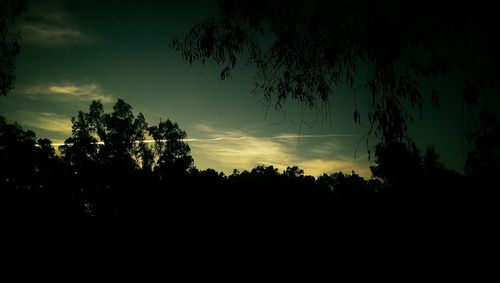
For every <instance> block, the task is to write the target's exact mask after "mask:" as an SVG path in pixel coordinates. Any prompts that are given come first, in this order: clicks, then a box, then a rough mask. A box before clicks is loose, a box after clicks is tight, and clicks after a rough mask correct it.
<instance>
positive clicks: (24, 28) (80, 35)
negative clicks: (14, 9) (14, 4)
mask: <svg viewBox="0 0 500 283" xmlns="http://www.w3.org/2000/svg"><path fill="white" fill-rule="evenodd" d="M74 22H75V21H74V19H73V17H72V16H71V15H70V14H68V13H67V12H66V11H64V9H63V6H62V2H60V1H39V2H37V1H35V2H33V3H30V8H29V9H28V12H27V14H26V16H25V17H24V18H23V20H22V21H21V23H20V30H21V33H22V38H23V40H25V41H27V42H29V43H34V44H37V45H41V46H45V47H63V46H69V45H82V44H92V43H94V42H95V41H96V40H95V37H93V36H91V35H90V34H88V33H86V32H84V31H83V30H82V29H81V28H80V27H78V26H77V25H76V24H75V23H74Z"/></svg>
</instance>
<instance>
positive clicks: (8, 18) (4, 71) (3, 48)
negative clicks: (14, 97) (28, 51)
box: [0, 0, 27, 96]
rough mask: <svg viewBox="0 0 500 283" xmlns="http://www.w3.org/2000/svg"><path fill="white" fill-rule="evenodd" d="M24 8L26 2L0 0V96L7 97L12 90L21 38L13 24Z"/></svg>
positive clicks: (22, 0) (23, 0)
mask: <svg viewBox="0 0 500 283" xmlns="http://www.w3.org/2000/svg"><path fill="white" fill-rule="evenodd" d="M26 6H27V1H26V0H0V96H2V95H3V96H5V95H7V94H8V93H9V92H10V91H11V90H12V89H13V88H14V81H15V80H16V74H15V70H16V65H15V59H16V56H17V55H18V54H19V38H20V37H21V35H20V32H19V31H16V30H15V28H14V24H15V21H16V17H17V16H19V15H20V14H21V13H23V12H24V10H25V9H26Z"/></svg>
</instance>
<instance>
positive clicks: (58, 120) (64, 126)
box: [19, 112, 72, 134]
mask: <svg viewBox="0 0 500 283" xmlns="http://www.w3.org/2000/svg"><path fill="white" fill-rule="evenodd" d="M21 114H22V115H21V117H23V118H22V119H21V120H20V121H19V122H20V123H21V124H22V125H24V126H27V127H30V128H35V129H41V130H45V131H49V132H53V133H58V134H70V133H71V125H72V124H71V119H70V118H69V117H64V116H61V115H58V114H55V113H47V112H22V113H21Z"/></svg>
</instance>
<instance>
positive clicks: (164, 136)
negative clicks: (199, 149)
mask: <svg viewBox="0 0 500 283" xmlns="http://www.w3.org/2000/svg"><path fill="white" fill-rule="evenodd" d="M149 134H150V135H151V136H152V137H153V138H154V140H155V146H154V148H155V154H156V156H157V158H158V161H157V165H156V167H155V171H156V172H157V173H158V174H160V176H162V178H164V177H165V176H166V175H168V173H169V172H172V173H174V174H173V175H179V174H180V175H183V174H184V173H187V172H188V170H189V169H191V168H192V167H193V158H192V157H191V155H189V152H190V151H191V148H190V147H189V145H188V144H187V143H186V142H184V141H183V139H185V138H186V136H187V135H186V132H184V131H183V130H181V129H180V128H179V125H178V124H177V123H176V122H172V121H170V120H166V121H160V123H159V124H158V126H153V127H151V128H149Z"/></svg>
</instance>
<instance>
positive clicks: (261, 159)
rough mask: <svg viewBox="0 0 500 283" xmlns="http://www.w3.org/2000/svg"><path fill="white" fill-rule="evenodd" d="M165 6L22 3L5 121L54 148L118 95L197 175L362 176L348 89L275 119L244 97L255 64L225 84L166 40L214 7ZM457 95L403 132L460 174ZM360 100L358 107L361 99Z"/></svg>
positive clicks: (2, 106)
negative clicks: (171, 130)
mask: <svg viewBox="0 0 500 283" xmlns="http://www.w3.org/2000/svg"><path fill="white" fill-rule="evenodd" d="M172 3H173V2H172ZM172 3H169V1H30V5H29V9H28V12H27V13H26V15H24V16H23V17H22V19H21V20H20V22H19V26H20V28H21V30H22V32H23V41H22V43H21V54H20V55H19V57H18V60H17V82H16V85H15V91H13V92H12V93H11V94H10V95H9V96H8V97H2V98H1V100H2V102H1V103H0V113H1V115H3V116H5V117H6V118H7V119H8V120H9V121H11V122H12V121H17V122H19V123H20V124H21V125H22V126H23V127H25V128H28V129H32V130H35V132H36V133H37V134H38V136H39V137H47V138H50V139H51V140H53V142H54V143H62V142H64V140H65V139H66V138H67V137H68V136H69V135H70V132H71V122H70V117H71V116H74V115H75V114H76V112H77V111H78V110H87V108H88V105H89V103H90V101H91V100H93V99H100V100H101V101H102V102H103V103H104V105H105V108H106V109H108V110H109V109H110V108H111V106H112V104H113V103H114V101H116V99H117V98H123V99H125V101H127V102H128V103H130V104H131V105H132V106H133V108H134V111H135V113H138V112H142V113H144V115H145V116H146V119H147V120H148V122H149V123H150V124H155V123H158V121H159V120H160V118H161V119H166V118H170V119H173V120H175V121H177V122H178V123H179V125H180V126H181V128H183V129H184V130H186V132H187V133H188V137H189V138H190V140H189V144H190V146H191V148H192V154H193V157H194V159H195V162H196V165H197V167H198V168H200V169H205V168H208V167H211V168H214V169H216V170H222V171H224V172H225V173H226V174H228V173H231V171H232V169H233V168H238V169H240V170H241V169H250V168H252V167H254V166H256V165H258V164H272V165H275V166H278V167H279V168H280V169H283V168H284V167H285V166H287V165H299V166H300V167H301V168H304V169H305V172H306V174H312V175H319V174H320V173H322V172H332V171H339V170H342V171H344V172H346V171H347V172H350V171H351V170H355V171H356V172H358V173H360V174H361V175H363V176H365V177H369V176H370V172H369V169H368V166H369V165H370V162H369V161H368V159H367V154H366V146H365V143H364V142H363V143H362V146H361V147H360V149H359V150H358V152H357V157H356V158H354V154H355V149H356V145H357V144H358V142H359V141H360V139H361V138H362V136H363V134H364V133H365V132H366V129H367V128H366V124H367V122H366V120H365V121H364V123H362V125H361V126H359V125H356V124H355V123H354V122H353V120H352V111H353V103H354V102H353V101H352V96H351V95H350V93H349V92H348V91H347V90H346V89H342V88H339V89H338V90H337V94H336V96H335V97H334V98H333V100H332V101H331V103H330V106H331V112H330V113H329V114H330V115H328V113H325V112H319V113H318V112H317V111H313V110H308V109H304V108H303V107H302V106H301V105H300V104H298V103H294V102H289V103H287V104H286V106H285V108H284V110H283V111H281V112H276V111H274V110H272V109H271V110H269V111H266V107H265V106H264V105H263V104H262V103H261V102H260V97H258V96H252V95H251V90H252V87H253V75H254V73H255V72H254V69H253V68H252V67H251V66H250V67H248V66H247V67H244V66H239V67H237V71H236V72H234V73H233V76H232V78H231V79H230V80H228V81H225V82H223V81H221V80H220V78H219V73H220V71H221V70H222V67H221V66H217V65H215V64H211V63H208V64H207V65H205V66H202V65H200V64H194V65H192V66H190V65H188V64H186V63H185V62H184V61H183V60H182V58H181V56H180V54H177V53H176V52H174V51H173V50H171V49H169V46H168V44H169V41H170V40H171V38H172V36H177V35H181V34H183V33H186V32H187V31H189V29H190V27H192V26H193V25H194V24H195V23H197V22H199V21H200V20H202V19H204V18H206V17H209V16H211V15H215V13H216V11H217V10H216V1H190V0H185V1H176V2H175V4H172ZM200 3H202V4H200ZM455 91H458V89H455V88H454V87H453V83H452V82H450V83H448V86H445V91H444V92H443V93H442V95H443V98H442V103H441V105H442V107H441V108H440V109H439V110H438V111H436V110H434V109H433V108H432V107H427V108H426V110H425V111H424V113H423V114H424V115H423V120H418V119H417V121H415V123H413V124H412V125H411V128H410V133H411V134H412V135H413V137H414V138H415V141H416V142H417V145H419V147H421V148H422V149H423V148H425V147H426V146H429V145H435V146H436V149H437V151H438V153H440V155H441V158H442V160H443V161H444V162H445V164H446V165H447V166H448V167H450V168H452V169H455V170H461V168H462V166H463V162H464V159H465V154H464V151H465V150H466V147H463V146H462V143H461V141H462V139H463V131H462V128H461V123H460V121H461V119H462V102H461V100H460V98H459V96H458V95H452V93H454V92H455ZM359 97H361V99H360V101H358V103H361V105H362V106H363V105H365V106H366V104H367V103H368V101H367V99H363V97H367V96H363V95H360V96H359ZM365 109H366V108H365ZM362 113H363V112H362ZM364 113H366V112H364ZM365 118H366V115H365ZM300 121H304V122H305V123H303V124H302V127H301V126H300ZM314 121H316V123H314ZM312 124H314V125H313V126H312V127H309V126H311V125H312ZM299 134H300V136H301V137H300V139H299V138H298V135H299ZM373 141H374V142H375V140H374V138H373Z"/></svg>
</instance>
